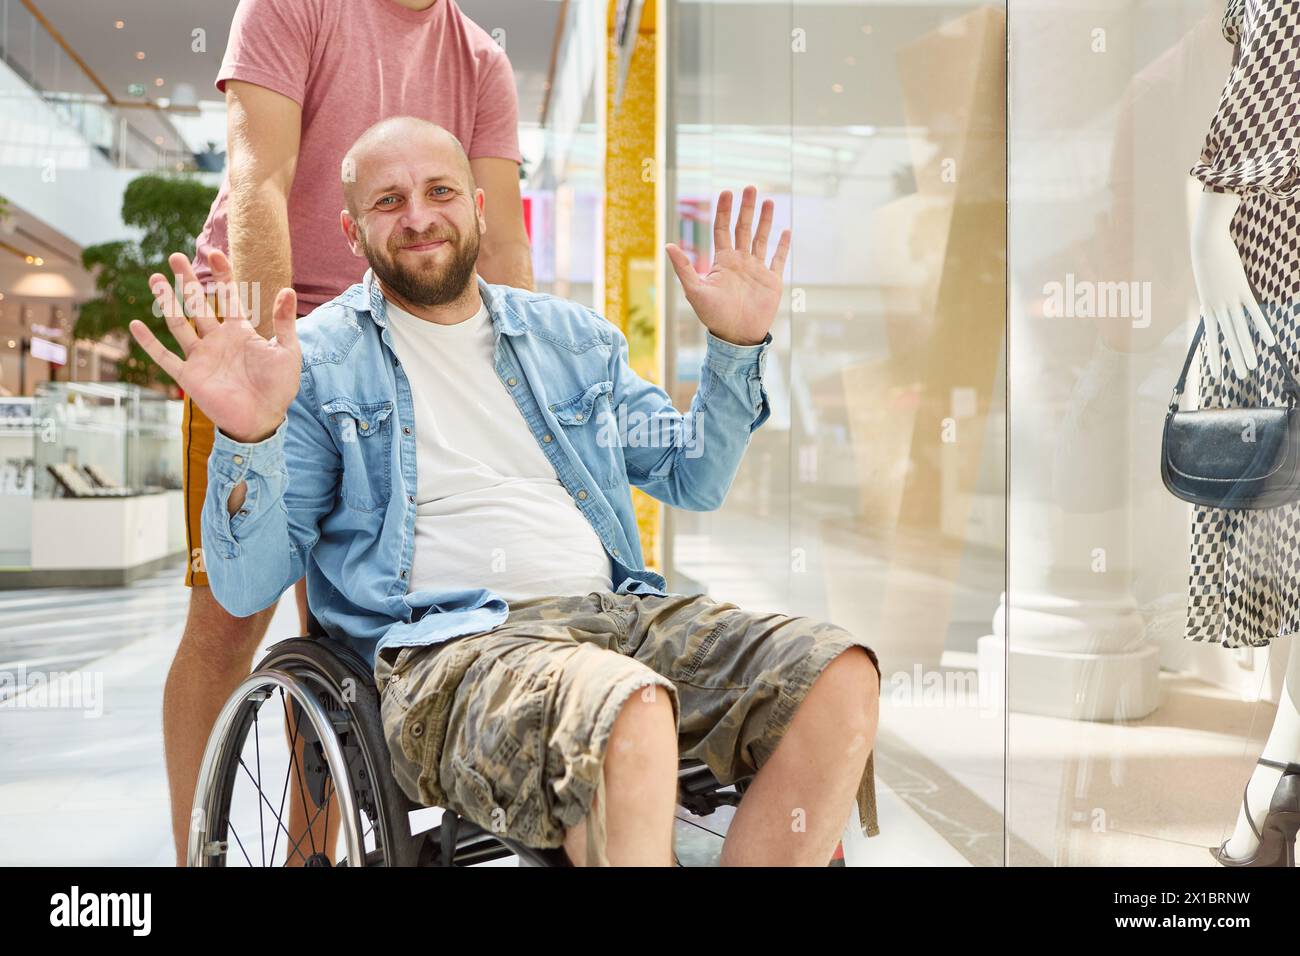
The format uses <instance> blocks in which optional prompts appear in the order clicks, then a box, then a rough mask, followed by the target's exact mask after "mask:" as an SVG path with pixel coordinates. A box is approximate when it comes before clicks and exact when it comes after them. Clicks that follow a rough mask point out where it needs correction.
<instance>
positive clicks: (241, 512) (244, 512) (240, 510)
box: [239, 508, 248, 515]
mask: <svg viewBox="0 0 1300 956" xmlns="http://www.w3.org/2000/svg"><path fill="white" fill-rule="evenodd" d="M239 513H240V514H241V515H246V514H248V509H247V508H240V509H239Z"/></svg>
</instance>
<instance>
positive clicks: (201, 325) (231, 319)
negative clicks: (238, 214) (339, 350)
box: [130, 251, 302, 443]
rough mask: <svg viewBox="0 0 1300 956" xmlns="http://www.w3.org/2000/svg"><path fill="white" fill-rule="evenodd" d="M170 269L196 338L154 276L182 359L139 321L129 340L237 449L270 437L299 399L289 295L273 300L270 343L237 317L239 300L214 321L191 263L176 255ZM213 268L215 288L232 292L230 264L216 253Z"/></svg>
mask: <svg viewBox="0 0 1300 956" xmlns="http://www.w3.org/2000/svg"><path fill="white" fill-rule="evenodd" d="M168 262H169V263H170V264H171V267H172V269H173V271H174V272H175V275H176V279H177V280H178V281H179V282H180V288H181V294H182V295H183V296H184V297H185V301H186V305H188V306H189V310H190V313H191V314H192V315H193V316H194V322H195V325H197V326H198V332H197V333H196V332H195V330H194V329H193V328H191V327H190V324H189V323H188V322H187V321H185V312H184V310H183V308H182V306H181V303H179V302H177V301H176V294H175V292H174V291H173V290H172V287H171V286H169V285H168V284H167V280H166V278H165V277H164V276H162V275H161V274H160V273H157V272H155V273H154V274H153V275H151V276H150V277H149V287H150V289H152V290H153V294H154V297H155V298H157V300H158V304H159V305H160V306H161V307H162V310H163V314H164V315H165V316H166V318H167V328H168V329H170V330H171V333H172V335H174V336H175V337H176V341H177V342H178V343H179V344H180V347H181V349H182V350H183V351H184V352H185V359H184V360H183V361H182V360H181V359H179V358H177V357H176V356H175V355H173V354H172V353H171V352H169V351H168V350H167V348H166V346H164V345H163V344H162V343H161V342H159V341H158V337H157V336H155V335H154V334H153V332H151V331H150V330H149V326H147V325H145V324H144V323H143V322H141V321H140V320H139V319H135V320H133V321H132V322H131V325H130V329H131V334H132V335H133V336H135V340H136V341H137V342H139V343H140V347H141V348H142V349H144V350H145V351H146V352H148V353H149V356H150V357H151V358H152V359H153V360H154V361H155V362H157V363H158V364H159V365H160V366H162V369H163V371H164V372H166V373H167V374H168V375H170V376H171V377H172V378H173V379H174V380H175V381H176V384H177V385H179V386H180V387H181V388H183V389H185V391H186V392H188V393H189V396H190V398H191V399H192V400H193V401H194V404H196V405H198V406H199V408H201V409H202V410H203V413H204V414H205V415H207V416H208V418H209V419H211V421H212V423H213V424H214V425H216V426H217V428H219V429H221V431H222V433H223V434H226V435H229V436H230V437H231V438H233V439H235V441H239V442H251V443H255V442H259V441H262V440H264V439H266V438H269V437H270V436H271V435H273V434H274V433H275V430H276V429H277V428H279V427H280V423H281V422H282V421H284V417H285V414H286V413H287V412H288V410H289V405H290V404H291V403H292V402H293V400H294V397H295V396H296V395H297V394H298V383H299V379H300V374H301V369H302V349H301V348H300V347H299V345H298V330H297V328H296V325H295V323H296V314H295V311H294V303H295V301H296V298H295V295H294V291H293V289H281V290H280V292H279V294H278V295H277V296H276V297H275V307H274V311H273V317H274V328H275V337H274V338H271V339H266V338H263V337H262V335H261V334H260V333H258V331H257V330H256V329H255V328H253V326H252V324H251V323H249V321H248V320H247V319H245V318H244V317H243V316H242V315H241V312H242V309H241V308H240V303H239V296H238V295H230V296H228V297H227V302H226V308H227V309H228V310H229V311H230V315H229V316H228V317H227V318H226V319H224V320H222V321H218V319H217V317H216V316H215V315H213V314H212V310H211V308H210V307H209V305H208V301H207V298H206V297H205V296H204V294H203V287H202V285H201V284H200V283H199V280H198V279H197V278H195V276H194V269H193V268H192V267H191V266H190V261H189V259H187V258H186V257H185V256H184V255H182V254H181V253H179V252H175V253H172V255H171V257H170V258H169V259H168ZM211 264H212V278H213V281H215V282H217V283H221V284H223V285H227V286H228V287H233V284H234V283H233V278H234V277H233V276H232V275H231V271H230V261H229V260H228V259H227V258H226V257H225V256H224V255H223V254H222V253H221V252H218V251H214V252H213V253H212V258H211Z"/></svg>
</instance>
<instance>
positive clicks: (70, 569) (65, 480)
mask: <svg viewBox="0 0 1300 956" xmlns="http://www.w3.org/2000/svg"><path fill="white" fill-rule="evenodd" d="M29 401H30V402H31V407H30V410H29V415H28V418H27V421H26V425H25V430H24V428H23V427H22V426H20V425H19V424H18V423H19V421H20V419H19V418H18V417H17V416H16V413H15V416H14V417H13V422H14V425H13V426H12V427H11V428H9V429H8V432H9V433H12V434H13V435H15V436H19V435H21V436H22V437H23V438H24V439H25V442H26V449H27V455H26V460H27V461H30V466H29V467H27V468H26V470H20V467H19V465H17V464H15V465H14V468H13V469H9V468H8V464H7V459H9V458H13V459H14V461H15V462H18V461H20V460H22V459H23V456H22V455H20V454H19V453H18V449H17V444H16V443H15V445H14V448H13V449H12V450H11V451H6V453H5V454H4V456H3V457H4V460H0V466H4V467H5V468H6V470H5V472H4V474H5V475H6V476H7V475H8V474H9V471H10V470H13V471H14V474H15V476H18V475H20V474H21V476H22V477H21V479H19V478H17V477H16V478H15V480H14V484H15V485H17V483H18V481H19V480H22V481H25V482H26V487H27V488H29V489H30V491H29V492H28V494H29V495H30V520H29V523H28V524H29V528H28V532H27V541H28V542H29V548H28V560H27V564H28V568H27V570H29V571H32V572H57V573H54V574H50V573H47V574H45V575H44V576H43V577H42V579H41V581H42V583H43V584H45V585H53V584H59V583H80V584H112V583H119V582H122V581H125V580H129V579H131V578H133V577H135V576H138V575H139V574H142V573H145V572H147V571H148V570H150V569H151V568H153V567H154V566H156V565H158V564H160V563H162V562H163V561H165V560H166V559H167V558H168V557H169V556H170V555H172V554H175V553H176V552H179V551H183V550H184V527H183V509H182V496H181V490H180V489H181V440H180V439H181V436H180V417H181V403H180V402H177V401H174V400H169V399H167V398H166V396H164V395H161V394H159V393H156V392H151V391H148V390H146V389H142V388H140V387H138V386H135V385H126V384H121V383H99V382H50V383H45V384H43V385H41V386H40V387H39V388H38V390H37V393H36V395H35V397H34V398H33V399H31V400H29ZM7 530H9V531H12V532H13V534H12V535H7V539H9V540H7V541H6V544H5V547H6V548H7V549H8V548H10V547H13V550H14V552H15V553H16V552H18V551H19V548H18V547H17V546H16V542H17V541H18V540H19V538H20V535H19V532H20V531H21V529H18V528H14V529H7ZM12 566H13V565H12V563H11V564H10V568H11V569H12ZM65 572H66V573H65ZM65 577H66V578H67V580H66V581H64V580H63V578H65Z"/></svg>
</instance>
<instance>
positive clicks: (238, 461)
mask: <svg viewBox="0 0 1300 956" xmlns="http://www.w3.org/2000/svg"><path fill="white" fill-rule="evenodd" d="M231 460H232V461H233V462H234V463H235V464H236V465H242V464H243V463H244V459H243V456H241V455H236V456H235V457H234V458H233V459H231Z"/></svg>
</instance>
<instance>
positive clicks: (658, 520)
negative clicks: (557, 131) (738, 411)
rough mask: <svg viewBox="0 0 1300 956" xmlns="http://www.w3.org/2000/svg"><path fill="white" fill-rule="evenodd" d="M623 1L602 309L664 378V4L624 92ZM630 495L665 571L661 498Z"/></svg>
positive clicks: (612, 69) (609, 133) (651, 560)
mask: <svg viewBox="0 0 1300 956" xmlns="http://www.w3.org/2000/svg"><path fill="white" fill-rule="evenodd" d="M620 5H622V6H625V7H627V8H632V7H633V6H634V5H633V4H632V3H631V2H630V0H610V2H609V9H608V14H609V16H608V20H607V25H606V45H605V49H606V71H605V76H606V84H605V217H604V218H605V283H604V285H605V303H604V305H605V313H604V314H605V316H606V317H607V318H608V319H609V320H610V321H611V322H613V323H614V324H616V325H617V326H618V327H619V328H620V329H622V330H623V332H624V334H625V335H626V336H627V340H628V352H629V358H630V361H631V364H632V368H633V369H634V370H635V371H636V372H637V374H638V375H640V376H641V377H642V378H644V379H646V380H647V381H651V382H655V383H656V384H659V385H662V384H663V358H662V356H663V349H662V344H661V340H662V335H663V333H662V329H663V294H662V292H663V290H662V289H660V288H659V276H661V275H662V274H663V269H662V262H661V256H662V255H663V244H664V240H663V238H662V236H663V225H662V223H661V217H660V210H662V209H663V208H664V204H663V200H664V197H663V196H662V194H661V192H660V187H659V182H660V179H661V178H662V177H661V176H660V170H661V169H662V162H663V147H662V133H663V120H662V118H661V112H662V107H663V97H662V94H661V90H662V88H663V87H662V84H663V79H664V68H663V57H662V55H661V50H660V45H659V43H658V38H659V37H660V36H661V35H662V34H661V30H660V25H659V18H660V16H661V13H662V12H663V11H662V6H661V4H659V3H657V2H656V0H645V5H644V7H643V8H642V11H641V19H640V23H639V25H638V26H637V27H636V42H635V45H634V46H633V48H632V57H631V60H630V62H629V63H628V67H627V74H626V79H625V80H624V84H623V90H622V97H621V99H619V98H618V97H617V93H618V84H619V49H618V38H617V37H616V35H615V25H616V22H617V15H618V9H619V7H620ZM632 503H633V505H634V506H635V507H636V515H637V527H638V528H639V530H640V533H641V547H642V550H643V552H644V554H645V561H646V566H647V567H649V568H651V569H653V570H655V571H662V569H663V552H662V547H663V545H662V541H661V535H660V529H661V527H662V520H663V506H662V504H661V503H660V502H658V501H656V500H655V499H654V498H651V497H650V496H649V495H647V494H646V493H645V492H643V491H641V489H639V488H633V489H632Z"/></svg>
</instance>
